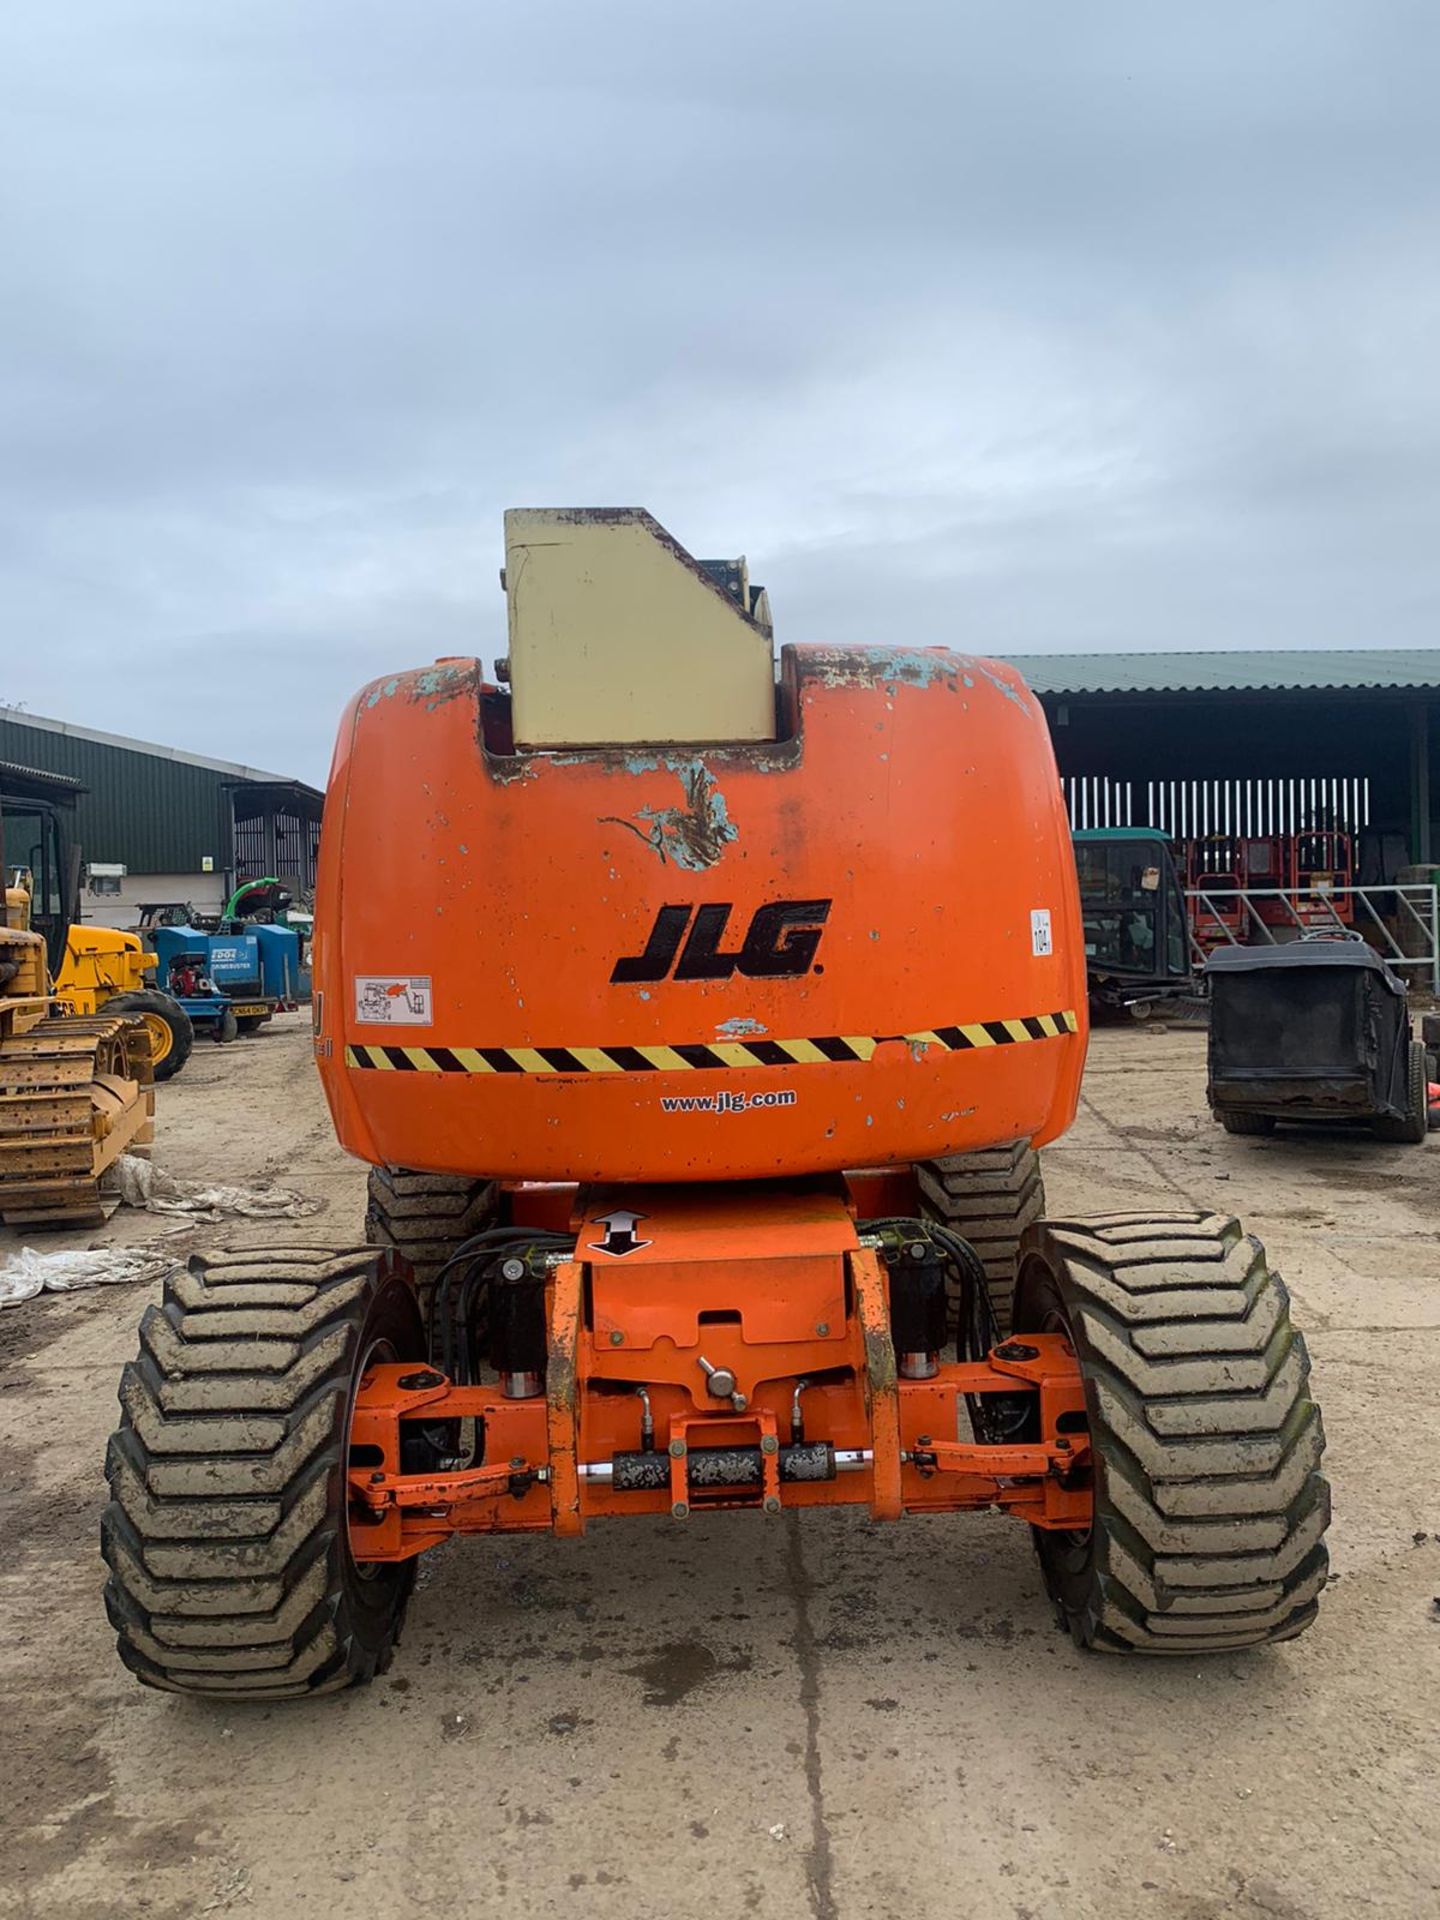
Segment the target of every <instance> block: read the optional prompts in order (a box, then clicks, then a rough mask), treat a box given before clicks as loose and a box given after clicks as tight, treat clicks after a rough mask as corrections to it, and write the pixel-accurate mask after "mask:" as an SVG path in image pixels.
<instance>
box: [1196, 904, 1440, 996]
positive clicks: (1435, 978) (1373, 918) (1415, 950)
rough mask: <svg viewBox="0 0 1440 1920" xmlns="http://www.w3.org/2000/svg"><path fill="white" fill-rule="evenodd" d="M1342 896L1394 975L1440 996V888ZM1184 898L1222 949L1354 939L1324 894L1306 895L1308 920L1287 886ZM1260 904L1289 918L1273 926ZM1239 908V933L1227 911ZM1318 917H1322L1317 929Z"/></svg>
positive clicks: (1199, 953)
mask: <svg viewBox="0 0 1440 1920" xmlns="http://www.w3.org/2000/svg"><path fill="white" fill-rule="evenodd" d="M1343 892H1344V895H1345V898H1346V899H1347V900H1348V901H1352V902H1353V903H1354V912H1355V924H1354V928H1353V931H1354V932H1356V933H1358V934H1360V935H1362V937H1363V938H1364V939H1366V940H1368V941H1369V943H1370V945H1371V946H1372V947H1374V948H1375V950H1376V951H1377V952H1378V953H1381V954H1383V955H1384V957H1385V958H1386V959H1387V960H1388V961H1389V963H1390V965H1391V966H1392V967H1393V968H1394V969H1395V971H1396V972H1397V973H1399V974H1401V975H1402V977H1403V978H1405V979H1407V980H1408V981H1409V982H1410V983H1411V984H1412V985H1413V986H1419V987H1426V988H1428V989H1429V991H1430V992H1431V993H1434V994H1440V939H1437V933H1440V908H1437V895H1440V889H1437V888H1435V887H1433V886H1403V887H1402V886H1390V887H1357V886H1348V887H1345V888H1344V889H1343ZM1185 898H1186V901H1187V902H1188V903H1189V904H1191V905H1192V906H1198V907H1200V908H1202V909H1203V910H1204V911H1205V913H1206V916H1207V920H1206V924H1207V925H1210V926H1213V927H1214V928H1215V930H1216V932H1217V934H1218V936H1219V938H1218V939H1217V941H1216V942H1215V944H1217V945H1219V944H1228V945H1230V946H1232V947H1238V946H1251V947H1253V946H1267V945H1268V946H1272V947H1274V946H1282V945H1284V944H1285V942H1286V941H1287V940H1289V939H1292V938H1295V937H1298V935H1299V934H1301V933H1311V934H1313V933H1315V932H1316V931H1321V932H1326V933H1331V932H1333V933H1337V934H1342V935H1349V934H1350V933H1351V931H1352V929H1351V928H1350V927H1348V926H1346V924H1345V922H1344V921H1343V920H1342V919H1341V918H1340V916H1339V914H1338V913H1336V911H1335V909H1334V906H1333V905H1332V903H1331V901H1330V899H1329V897H1328V896H1327V895H1325V894H1323V893H1307V894H1306V895H1305V896H1304V908H1305V911H1304V914H1303V916H1302V914H1301V912H1300V910H1299V908H1298V906H1297V899H1298V896H1297V895H1296V894H1295V893H1294V892H1293V891H1287V890H1286V889H1285V888H1283V887H1194V888H1191V889H1189V890H1187V892H1186V895H1185ZM1261 901H1265V902H1267V903H1270V902H1274V903H1277V904H1278V906H1279V909H1280V912H1281V914H1282V915H1283V916H1284V918H1282V921H1281V924H1280V925H1279V926H1273V925H1271V924H1270V922H1269V920H1268V919H1267V918H1266V916H1265V915H1264V914H1262V912H1261V911H1260V902H1261ZM1236 906H1238V907H1239V908H1240V909H1241V913H1242V915H1243V918H1242V921H1241V926H1240V929H1239V931H1238V932H1236V931H1233V930H1232V929H1231V928H1230V927H1229V926H1228V924H1227V922H1226V909H1228V910H1229V911H1230V912H1232V913H1233V911H1234V909H1235V907H1236ZM1327 914H1328V916H1329V921H1330V922H1331V923H1332V924H1329V925H1327V924H1325V921H1324V919H1323V916H1324V915H1327ZM1317 915H1319V916H1322V918H1321V923H1320V926H1319V927H1318V928H1317V925H1316V920H1317ZM1195 918H1196V916H1195V915H1194V913H1190V914H1189V915H1187V921H1188V924H1189V926H1190V945H1191V949H1192V952H1193V954H1194V956H1195V959H1196V961H1197V963H1202V962H1203V961H1204V958H1205V949H1204V948H1203V947H1202V946H1200V944H1199V943H1198V942H1197V941H1196V939H1195V932H1194V928H1195ZM1292 928H1293V932H1292Z"/></svg>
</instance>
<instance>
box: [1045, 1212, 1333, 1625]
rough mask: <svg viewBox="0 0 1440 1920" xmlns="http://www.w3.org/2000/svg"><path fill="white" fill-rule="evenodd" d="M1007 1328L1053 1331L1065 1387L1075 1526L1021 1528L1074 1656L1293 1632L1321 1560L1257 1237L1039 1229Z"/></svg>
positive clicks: (1305, 1456) (1057, 1226)
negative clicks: (1064, 1364) (1079, 1438)
mask: <svg viewBox="0 0 1440 1920" xmlns="http://www.w3.org/2000/svg"><path fill="white" fill-rule="evenodd" d="M1015 1325H1016V1330H1017V1335H1023V1334H1024V1333H1030V1332H1035V1333H1039V1332H1046V1331H1056V1332H1064V1333H1065V1334H1066V1335H1067V1336H1068V1338H1069V1339H1070V1341H1071V1344H1072V1345H1073V1347H1074V1349H1075V1353H1076V1356H1077V1358H1078V1359H1079V1362H1080V1368H1081V1372H1082V1374H1083V1376H1084V1381H1085V1404H1086V1409H1087V1412H1088V1416H1089V1423H1090V1447H1091V1457H1092V1461H1093V1474H1094V1488H1095V1517H1094V1522H1093V1524H1092V1526H1091V1527H1090V1528H1089V1529H1088V1531H1086V1532H1085V1533H1083V1534H1075V1533H1058V1532H1057V1533H1047V1532H1045V1531H1043V1530H1042V1529H1040V1528H1036V1529H1035V1530H1034V1539H1035V1545H1036V1549H1037V1551H1038V1553H1039V1556H1040V1564H1041V1567H1042V1569H1043V1571H1044V1575H1045V1582H1046V1585H1047V1587H1048V1588H1049V1591H1050V1596H1051V1598H1052V1600H1053V1601H1054V1602H1055V1605H1056V1608H1057V1610H1058V1613H1059V1615H1060V1618H1061V1620H1062V1622H1063V1624H1064V1625H1065V1626H1067V1627H1068V1628H1069V1630H1070V1633H1071V1635H1072V1637H1073V1638H1074V1639H1075V1641H1076V1642H1077V1644H1078V1645H1080V1646H1082V1647H1094V1648H1100V1649H1107V1650H1112V1651H1135V1650H1140V1651H1143V1652H1146V1653H1180V1654H1186V1653H1201V1652H1212V1651H1213V1652H1227V1651H1230V1650H1232V1649H1234V1648H1240V1647H1253V1646H1262V1645H1265V1644H1267V1643H1269V1642H1271V1641H1275V1640H1288V1639H1292V1638H1293V1637H1294V1636H1295V1635H1296V1634H1298V1633H1301V1632H1303V1631H1304V1629H1305V1628H1306V1627H1308V1626H1309V1624H1310V1622H1311V1621H1312V1620H1313V1618H1314V1617H1315V1610H1316V1605H1317V1601H1318V1598H1319V1595H1320V1591H1321V1589H1322V1588H1323V1587H1324V1585H1325V1580H1326V1568H1327V1564H1328V1562H1327V1557H1326V1552H1325V1542H1324V1536H1325V1528H1326V1526H1327V1524H1328V1522H1329V1517H1330V1492H1329V1488H1328V1487H1327V1485H1326V1483H1325V1481H1324V1479H1323V1478H1322V1476H1321V1473H1320V1470H1319V1469H1320V1456H1321V1454H1322V1452H1323V1451H1324V1446H1325V1436H1324V1430H1323V1428H1322V1426H1321V1422H1320V1410H1319V1408H1318V1407H1317V1406H1316V1405H1315V1402H1314V1401H1313V1400H1312V1399H1311V1397H1310V1385H1309V1382H1310V1362H1309V1358H1308V1356H1307V1354H1306V1351H1305V1344H1304V1341H1303V1340H1302V1339H1301V1337H1300V1335H1299V1334H1298V1333H1296V1332H1295V1330H1294V1328H1293V1327H1292V1326H1291V1324H1290V1301H1289V1296H1288V1295H1287V1293H1286V1291H1285V1287H1284V1285H1283V1283H1282V1282H1281V1280H1280V1278H1279V1276H1278V1275H1276V1274H1273V1273H1271V1271H1270V1270H1269V1267H1268V1265H1267V1263H1266V1259H1265V1250H1264V1248H1263V1247H1262V1246H1261V1245H1260V1242H1259V1241H1258V1240H1256V1239H1254V1238H1253V1237H1252V1236H1250V1235H1247V1234H1245V1233H1244V1232H1242V1230H1241V1227H1240V1223H1239V1222H1238V1221H1237V1220H1234V1219H1231V1218H1228V1217H1227V1216H1225V1215H1223V1214H1200V1213H1174V1214H1165V1213H1154V1214H1140V1213H1114V1214H1105V1215H1101V1216H1098V1217H1096V1218H1093V1219H1089V1220H1051V1221H1046V1222H1044V1223H1042V1224H1041V1225H1040V1226H1038V1227H1036V1228H1033V1229H1032V1230H1031V1231H1030V1232H1029V1233H1028V1234H1027V1235H1026V1236H1025V1244H1024V1247H1023V1248H1022V1251H1021V1257H1020V1275H1019V1280H1018V1283H1017V1287H1016V1296H1015Z"/></svg>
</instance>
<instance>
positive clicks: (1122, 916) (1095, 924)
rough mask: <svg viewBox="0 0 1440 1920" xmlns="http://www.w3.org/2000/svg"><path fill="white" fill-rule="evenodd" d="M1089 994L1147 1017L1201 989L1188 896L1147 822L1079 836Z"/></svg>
mask: <svg viewBox="0 0 1440 1920" xmlns="http://www.w3.org/2000/svg"><path fill="white" fill-rule="evenodd" d="M1074 840H1075V866H1076V871H1077V873H1078V876H1079V880H1080V908H1081V913H1082V915H1083V917H1084V923H1085V967H1086V972H1087V975H1088V979H1089V987H1090V998H1091V1000H1092V1001H1095V1002H1098V1003H1099V1004H1100V1005H1101V1006H1106V1007H1114V1008H1117V1009H1118V1008H1124V1009H1125V1010H1127V1011H1128V1012H1129V1013H1130V1014H1131V1015H1132V1016H1133V1017H1134V1018H1135V1019H1137V1020H1143V1019H1144V1018H1145V1017H1146V1015H1147V1014H1148V1013H1149V1011H1150V1009H1151V1007H1152V1006H1153V1005H1154V1003H1155V1002H1156V1001H1157V1000H1167V999H1175V998H1178V997H1180V996H1181V995H1186V994H1191V993H1193V992H1194V991H1195V982H1194V979H1193V977H1192V975H1191V970H1190V947H1189V940H1188V938H1187V935H1186V928H1185V897H1184V892H1183V889H1182V887H1181V884H1180V876H1179V873H1178V871H1177V870H1176V866H1175V861H1174V857H1173V856H1172V854H1171V852H1170V843H1169V841H1168V840H1167V839H1166V838H1165V836H1164V835H1163V834H1161V833H1158V832H1155V831H1154V830H1152V829H1148V828H1144V827H1096V828H1089V829H1085V830H1084V831H1081V832H1079V833H1076V834H1075V836H1074Z"/></svg>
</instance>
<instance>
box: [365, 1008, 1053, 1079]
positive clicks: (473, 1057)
mask: <svg viewBox="0 0 1440 1920" xmlns="http://www.w3.org/2000/svg"><path fill="white" fill-rule="evenodd" d="M1078 1030H1079V1021H1078V1020H1077V1019H1076V1017H1075V1014H1074V1013H1073V1012H1072V1011H1067V1012H1064V1013H1032V1014H1028V1015H1026V1017H1025V1018H1024V1019H1020V1020H977V1021H972V1022H971V1023H970V1024H969V1025H967V1026H959V1027H932V1028H927V1029H926V1030H925V1031H924V1032H923V1033H881V1034H867V1033H860V1034H854V1033H848V1034H822V1035H821V1036H819V1037H818V1038H816V1039H810V1040H711V1041H708V1042H707V1043H706V1044H705V1045H704V1046H698V1045H697V1046H680V1045H676V1046H673V1047H376V1046H363V1047H362V1046H350V1047H346V1049H345V1064H346V1066H347V1067H368V1068H374V1069H376V1070H378V1071H380V1072H382V1073H385V1072H389V1073H570V1074H579V1073H675V1072H683V1071H684V1070H685V1069H687V1068H690V1069H694V1070H697V1071H700V1072H707V1071H708V1072H713V1071H715V1070H716V1069H720V1070H724V1069H726V1068H734V1067H805V1066H826V1065H835V1064H837V1063H844V1062H849V1061H856V1060H861V1061H864V1060H868V1059H869V1058H870V1057H871V1055H872V1054H873V1053H874V1051H875V1049H876V1048H877V1047H878V1046H880V1045H882V1044H883V1043H884V1042H885V1041H887V1040H903V1041H905V1042H906V1044H907V1045H909V1046H912V1047H941V1048H943V1049H944V1050H945V1051H946V1052H947V1053H968V1052H979V1051H981V1050H983V1049H984V1048H986V1047H1011V1046H1015V1045H1018V1044H1019V1043H1021V1042H1023V1041H1027V1040H1058V1039H1060V1038H1061V1037H1062V1036H1063V1035H1065V1034H1071V1033H1075V1032H1078Z"/></svg>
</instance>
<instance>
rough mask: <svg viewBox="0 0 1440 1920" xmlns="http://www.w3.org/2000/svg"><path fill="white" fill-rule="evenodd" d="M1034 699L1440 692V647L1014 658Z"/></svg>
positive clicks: (1014, 655) (1017, 655)
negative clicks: (1116, 695)
mask: <svg viewBox="0 0 1440 1920" xmlns="http://www.w3.org/2000/svg"><path fill="white" fill-rule="evenodd" d="M1004 658H1005V659H1007V660H1009V661H1010V663H1011V664H1012V665H1013V666H1016V667H1018V668H1019V669H1020V671H1021V673H1023V674H1024V676H1025V678H1026V680H1027V681H1028V682H1029V684H1030V685H1031V686H1032V687H1033V688H1034V689H1035V691H1036V693H1230V692H1263V691H1273V692H1297V691H1312V692H1313V691H1320V690H1325V689H1331V690H1334V691H1341V690H1344V689H1347V688H1349V689H1354V690H1357V691H1358V690H1362V689H1363V690H1369V689H1377V690H1386V691H1403V690H1405V689H1407V688H1415V689H1417V690H1418V689H1422V688H1423V689H1429V690H1440V648H1436V647H1415V648H1410V649H1403V648H1402V649H1395V648H1384V647H1376V648H1373V649H1371V648H1367V647H1352V648H1349V649H1347V650H1344V651H1340V650H1337V651H1334V652H1328V651H1320V650H1318V649H1314V648H1309V647H1306V648H1301V647H1296V648H1293V649H1290V648H1283V649H1279V650H1276V649H1266V650H1265V651H1264V652H1254V653H1240V652H1238V651H1237V652H1215V653H1010V654H1006V655H1005V656H1004Z"/></svg>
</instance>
